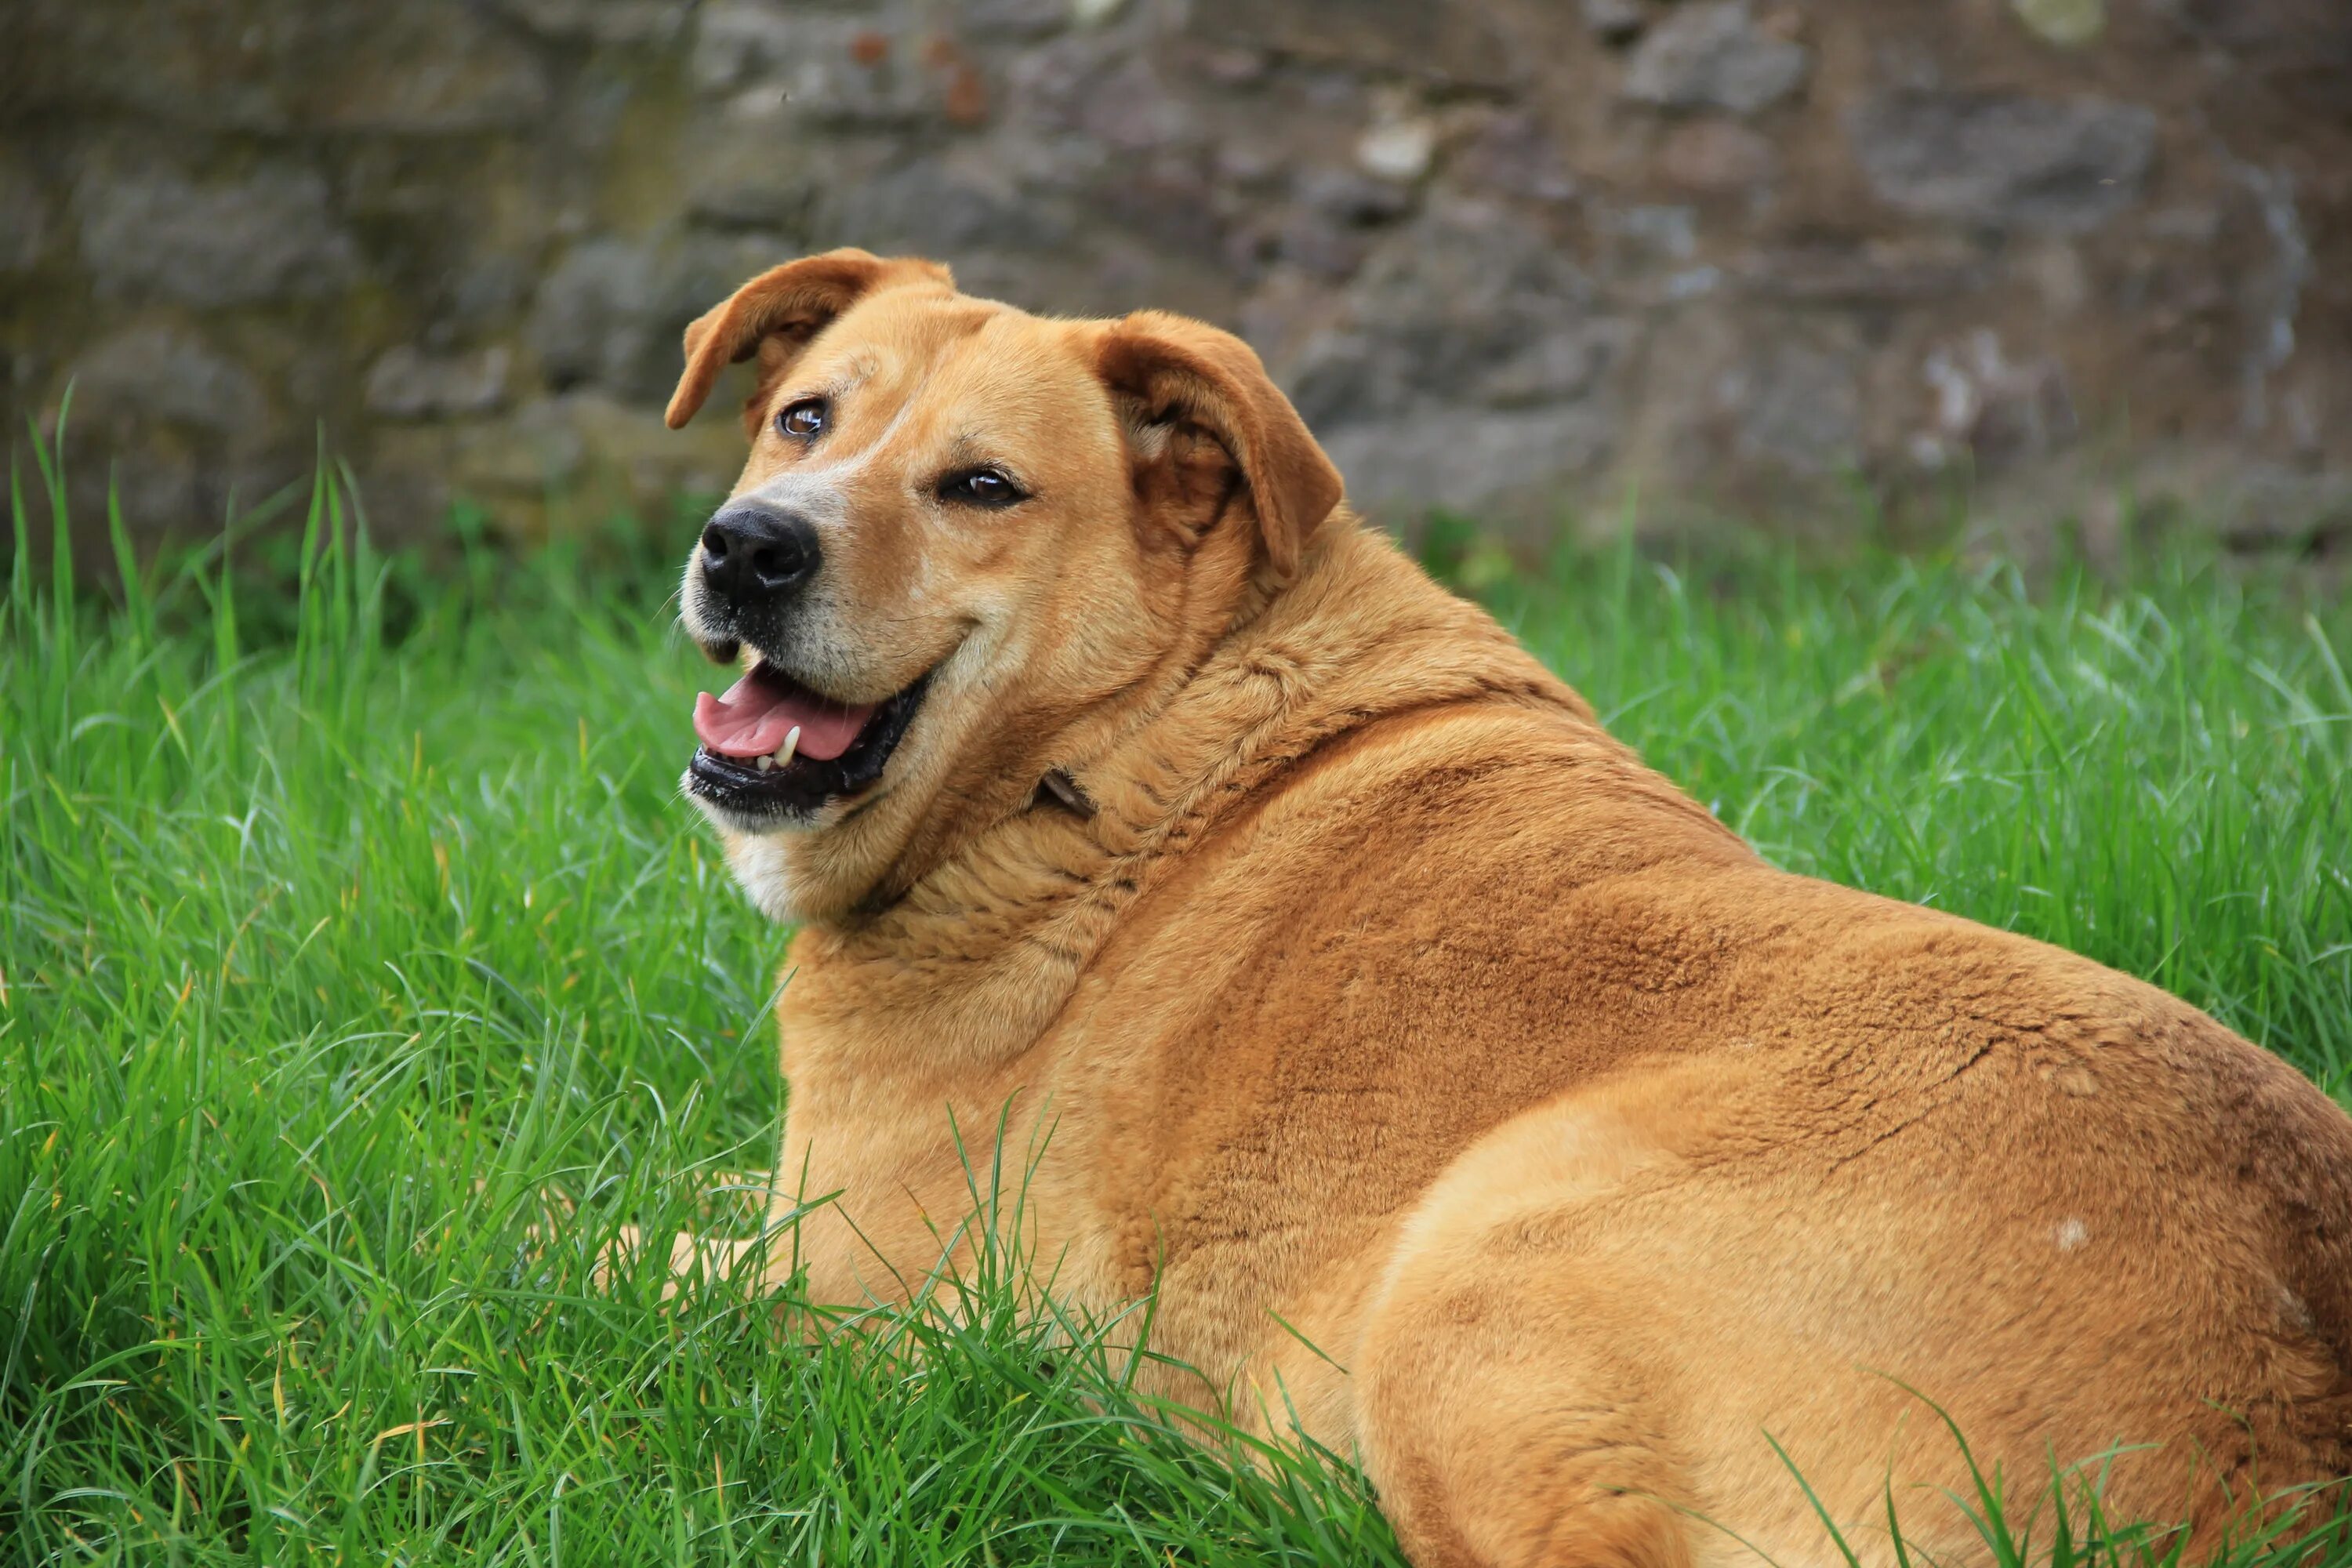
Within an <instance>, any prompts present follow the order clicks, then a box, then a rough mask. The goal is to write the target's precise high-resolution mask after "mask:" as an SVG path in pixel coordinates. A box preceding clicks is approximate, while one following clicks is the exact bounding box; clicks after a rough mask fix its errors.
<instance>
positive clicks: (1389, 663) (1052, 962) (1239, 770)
mask: <svg viewBox="0 0 2352 1568" xmlns="http://www.w3.org/2000/svg"><path fill="white" fill-rule="evenodd" d="M1472 701H1491V702H1504V703H1512V704H1517V705H1522V706H1528V707H1539V708H1545V709H1549V710H1557V711H1559V712H1561V713H1563V714H1567V715H1573V716H1574V717H1575V718H1576V719H1578V720H1580V721H1588V722H1589V721H1591V710H1590V709H1589V708H1587V707H1586V706H1585V704H1584V703H1583V701H1582V700H1581V699H1580V698H1579V697H1578V696H1577V695H1576V694H1575V693H1574V692H1573V691H1571V690H1570V689H1569V688H1568V687H1566V686H1565V685H1563V684H1562V683H1561V682H1560V681H1559V679H1557V678H1555V677H1554V676H1552V675H1551V674H1550V673H1549V671H1547V670H1545V669H1544V668H1543V667H1542V666H1541V665H1539V664H1538V663H1537V661H1536V660H1535V659H1534V658H1531V657H1530V656H1529V655H1528V653H1527V652H1526V651H1525V650H1524V649H1523V648H1521V647H1519V646H1518V645H1517V643H1516V642H1515V641H1514V640H1512V638H1511V637H1510V636H1509V635H1508V634H1507V633H1506V632H1505V631H1504V630H1503V629H1502V628H1501V627H1500V626H1496V624H1495V622H1494V621H1493V619H1492V618H1491V617H1489V616H1487V615H1486V613H1485V612H1484V611H1482V610H1479V609H1477V608H1476V607H1475V606H1473V605H1467V604H1465V603H1464V602H1462V601H1461V600H1459V599H1456V598H1454V597H1453V596H1452V595H1448V594H1446V593H1445V592H1444V591H1443V590H1442V589H1440V588H1438V587H1437V586H1436V585H1435V584H1433V583H1431V582H1430V581H1429V579H1428V578H1427V577H1426V576H1424V575H1423V574H1422V572H1421V571H1420V569H1419V568H1418V567H1416V566H1414V565H1413V564H1412V562H1411V561H1409V560H1408V559H1407V558H1406V557H1405V556H1404V555H1403V554H1402V552H1400V551H1399V550H1398V549H1397V548H1396V547H1395V545H1393V544H1392V543H1391V542H1389V541H1388V540H1387V539H1386V538H1385V537H1383V536H1381V535H1379V534H1377V533H1373V532H1371V531H1368V530H1365V529H1363V528H1362V527H1360V526H1359V525H1357V524H1355V523H1354V522H1353V521H1352V520H1350V519H1346V518H1340V519H1335V520H1334V523H1333V525H1332V526H1331V527H1329V528H1328V529H1327V531H1326V533H1325V536H1324V537H1323V539H1322V540H1321V541H1320V542H1318V546H1317V547H1316V548H1315V549H1314V550H1312V551H1311V552H1309V554H1308V556H1307V560H1306V561H1305V562H1304V563H1302V569H1301V572H1300V574H1299V575H1298V577H1297V580H1296V581H1294V582H1293V583H1291V584H1288V585H1287V586H1286V587H1284V588H1283V589H1281V590H1280V591H1279V592H1277V593H1274V594H1272V595H1267V596H1265V598H1264V600H1263V603H1262V605H1259V606H1258V607H1257V608H1256V609H1255V613H1254V614H1248V615H1245V616H1243V617H1241V618H1240V619H1239V620H1238V621H1237V622H1236V623H1235V624H1234V625H1233V626H1231V627H1230V628H1229V629H1227V630H1226V631H1224V632H1223V634H1222V635H1221V636H1220V637H1217V638H1216V639H1215V640H1214V642H1213V645H1212V646H1211V647H1208V649H1207V650H1206V653H1205V657H1202V658H1200V659H1199V660H1198V661H1197V662H1194V663H1190V664H1189V668H1178V669H1175V670H1172V671H1171V672H1170V673H1169V675H1168V677H1167V678H1166V679H1164V680H1163V681H1162V682H1161V683H1160V685H1159V688H1158V689H1156V690H1154V691H1152V692H1150V693H1148V694H1147V695H1146V696H1145V697H1144V698H1143V699H1141V700H1139V701H1138V702H1136V703H1134V704H1132V705H1131V706H1130V707H1129V709H1128V710H1127V711H1126V712H1124V713H1123V714H1122V715H1120V716H1119V718H1120V722H1118V723H1117V724H1116V725H1105V726H1103V727H1102V728H1101V729H1099V730H1098V731H1097V732H1096V734H1095V736H1094V737H1093V742H1094V743H1093V745H1092V747H1091V749H1087V750H1084V751H1082V752H1079V754H1076V756H1074V757H1072V758H1071V760H1069V761H1068V762H1066V763H1063V764H1062V765H1061V766H1060V767H1058V768H1057V769H1056V770H1055V771H1056V772H1057V773H1059V774H1060V776H1061V782H1062V783H1063V784H1065V785H1066V791H1067V795H1068V796H1070V797H1075V801H1076V803H1078V805H1077V806H1075V807H1074V805H1073V804H1072V802H1071V800H1070V799H1068V798H1066V797H1065V795H1064V792H1063V791H1058V790H1054V789H1051V788H1050V787H1048V788H1046V789H1045V790H1044V791H1042V792H1038V791H1037V790H1036V789H1035V785H1034V784H1033V786H1032V790H1031V791H1030V792H1027V793H1026V795H1025V799H1026V801H1027V805H1026V806H1025V807H1024V808H1022V809H1015V810H1013V811H1012V812H1011V813H1010V814H1009V815H1006V816H1003V817H1001V818H1000V819H999V820H997V821H995V822H994V823H993V824H992V825H990V826H986V827H984V828H982V829H980V830H978V831H975V832H973V833H972V834H971V835H970V836H969V837H966V838H965V839H964V840H963V841H962V842H961V844H960V845H957V846H955V847H953V848H952V849H951V850H950V852H949V853H947V854H946V855H944V856H943V857H942V858H940V859H939V860H937V861H936V862H935V863H934V864H932V865H931V866H930V867H929V868H928V869H926V870H924V871H923V872H922V874H921V875H920V876H919V877H918V878H916V879H913V880H912V881H911V883H910V884H908V886H907V887H906V888H905V890H904V892H903V893H901V894H899V895H898V896H897V897H895V898H894V899H892V900H890V902H889V903H888V905H887V907H885V908H882V909H878V910H872V911H871V912H868V913H866V914H864V915H861V916H859V917H857V918H855V919H851V920H845V921H824V922H818V923H814V924H812V925H810V926H808V927H805V928H804V929H803V932H802V934H801V935H800V937H799V938H798V939H797V941H796V942H795V944H794V948H793V961H794V963H795V964H796V965H797V966H798V968H799V971H800V973H799V975H798V977H797V978H796V979H795V981H794V983H793V987H792V988H791V989H790V990H788V991H787V993H786V1000H785V1006H786V1010H787V1012H788V1013H789V1014H803V1013H805V1014H807V1015H808V1016H809V1017H810V1021H811V1022H816V1021H818V1019H819V1018H821V1016H823V1015H824V1014H825V1013H827V1012H829V1011H831V1010H833V1009H834V1008H836V1007H843V1008H856V1009H857V1010H858V1011H859V1012H860V1013H861V1014H864V1015H865V1016H868V1017H870V1016H871V1015H872V1011H873V1010H874V1009H877V1008H880V1009H887V1010H894V1011H895V1010H903V1011H904V1012H905V1013H906V1014H907V1015H908V1018H907V1024H908V1028H909V1029H910V1030H916V1031H919V1034H920V1037H922V1039H923V1040H924V1042H925V1044H924V1047H923V1050H924V1054H925V1055H926V1056H927V1057H929V1058H930V1059H931V1060H932V1061H934V1062H935V1063H940V1064H942V1065H943V1064H944V1059H945V1057H947V1056H952V1057H954V1058H959V1059H961V1060H963V1061H965V1062H971V1061H973V1060H975V1059H980V1060H986V1059H991V1058H1002V1057H1003V1055H1004V1054H1006V1053H1008V1052H1015V1051H1018V1050H1020V1049H1022V1048H1024V1047H1025V1046H1026V1045H1028V1044H1029V1043H1030V1042H1032V1041H1034V1039H1035V1038H1036V1037H1037V1035H1038V1033H1039V1032H1040V1031H1042V1030H1043V1029H1044V1027H1045V1026H1046V1024H1047V1023H1049V1022H1050V1021H1051V1019H1052V1018H1053V1016H1055V1014H1056V1013H1058V1012H1059V1011H1060V1010H1061V1008H1062V1007H1063V1006H1064V1005H1066V1002H1067V999H1068V998H1069V996H1070V995H1071V994H1072V991H1073V989H1074V987H1075V986H1076V984H1077V982H1078V979H1079V977H1080V975H1081V974H1082V973H1083V972H1084V970H1085V967H1086V965H1087V963H1088V962H1089V960H1090V959H1091V958H1092V957H1093V955H1094V953H1095V952H1097V949H1098V948H1099V947H1100V945H1101V943H1102V942H1103V941H1104V940H1105V939H1106V938H1107V937H1108V934H1109V932H1110V931H1111V929H1112V927H1113V925H1114V924H1115V922H1116V921H1117V919H1118V913H1119V911H1120V910H1123V909H1125V908H1126V907H1127V906H1128V905H1129V904H1130V903H1132V902H1134V901H1135V900H1137V899H1139V898H1142V897H1144V896H1147V895H1148V893H1149V892H1150V889H1151V888H1152V886H1153V885H1155V884H1156V883H1157V882H1158V881H1159V880H1160V879H1161V878H1162V877H1164V876H1165V875H1167V874H1168V873H1169V871H1170V870H1171V868H1173V867H1174V866H1175V865H1176V864H1177V863H1179V862H1181V859H1182V858H1183V857H1184V856H1185V855H1186V854H1187V853H1188V852H1190V851H1191V850H1192V849H1193V848H1195V847H1198V846H1199V845H1201V844H1202V843H1204V842H1206V841H1207V840H1208V839H1210V838H1211V837H1213V836H1214V835H1215V834H1216V833H1217V832H1218V831H1219V829H1220V827H1221V826H1223V824H1224V823H1225V822H1226V821H1227V820H1228V819H1229V818H1230V817H1231V816H1232V815H1233V814H1234V813H1235V812H1237V811H1241V810H1244V809H1246V808H1247V806H1248V805H1249V803H1250V801H1251V799H1252V797H1253V796H1254V795H1256V794H1257V792H1258V791H1259V790H1261V789H1262V788H1263V787H1264V786H1265V785H1267V784H1270V783H1271V782H1272V781H1273V780H1274V779H1275V778H1276V776H1277V775H1279V774H1280V773H1283V772H1284V771H1285V770H1286V769H1288V768H1291V767H1295V766H1297V765H1298V763H1300V762H1301V761H1302V759H1305V758H1306V757H1307V756H1308V755H1309V754H1310V753H1312V752H1315V751H1317V750H1318V748H1320V747H1323V746H1326V745H1328V744H1330V743H1331V742H1334V741H1335V740H1337V739H1338V738H1339V737H1340V736H1342V735H1344V734H1346V733H1348V732H1349V731H1354V730H1356V729H1359V728H1360V727H1362V726H1364V725H1367V724H1370V723H1373V722H1376V721H1379V720H1380V719H1381V718H1382V717H1384V716H1387V715H1391V714H1396V713H1400V712H1405V711H1410V710H1419V709H1426V708H1431V707H1434V706H1439V705H1444V704H1450V703H1462V702H1472ZM1038 783H1043V780H1042V779H1041V780H1040V781H1038ZM861 1032H863V1031H861Z"/></svg>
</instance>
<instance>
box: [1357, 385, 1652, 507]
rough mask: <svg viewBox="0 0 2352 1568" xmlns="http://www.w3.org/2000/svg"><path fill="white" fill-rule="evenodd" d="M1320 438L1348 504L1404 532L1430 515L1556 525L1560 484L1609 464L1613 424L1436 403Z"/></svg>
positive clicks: (1583, 412)
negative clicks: (1523, 517) (1504, 518)
mask: <svg viewBox="0 0 2352 1568" xmlns="http://www.w3.org/2000/svg"><path fill="white" fill-rule="evenodd" d="M1321 434H1322V439H1323V446H1324V449H1325V450H1326V451H1328V453H1329V454H1330V456H1331V460H1332V461H1333V462H1334V463H1335V464H1337V465H1338V466H1339V473H1340V476H1341V478H1343V479H1345V480H1346V481H1347V486H1348V499H1349V501H1350V502H1352V503H1353V504H1354V505H1356V506H1359V507H1361V508H1363V509H1365V510H1367V511H1368V512H1369V513H1370V515H1371V516H1372V517H1373V518H1374V519H1375V520H1376V521H1381V522H1383V523H1386V524H1387V525H1389V526H1390V527H1391V528H1397V529H1405V528H1409V527H1411V526H1412V525H1413V524H1415V523H1418V522H1419V521H1422V519H1423V516H1424V515H1425V514H1426V513H1427V512H1429V511H1430V510H1433V509H1436V508H1443V509H1445V510H1451V511H1457V512H1467V513H1472V514H1474V515H1476V516H1478V517H1480V518H1482V519H1489V518H1494V517H1496V516H1498V515H1506V514H1507V515H1511V516H1514V517H1517V516H1520V515H1528V516H1531V517H1532V519H1533V520H1534V521H1539V522H1549V521H1553V520H1554V519H1556V518H1557V516H1558V514H1559V505H1560V498H1561V485H1562V481H1563V480H1564V479H1568V478H1570V476H1574V475H1579V474H1583V473H1587V472H1590V471H1591V470H1592V469H1593V468H1596V467H1598V466H1599V465H1600V464H1601V462H1603V461H1604V460H1606V458H1608V457H1609V455H1610V453H1611V451H1612V448H1613V447H1614V444H1615V441H1616V437H1617V422H1616V420H1615V418H1614V417H1613V416H1612V412H1611V411H1610V410H1608V409H1605V408H1602V407H1599V406H1593V405H1570V406H1565V407H1559V406H1555V407H1547V408H1530V409H1523V410H1516V411H1512V412H1508V413H1497V412H1495V411H1492V410H1479V409H1466V408H1448V407H1446V406H1444V405H1442V404H1433V405H1429V406H1426V407H1423V408H1418V409H1414V410H1412V411H1411V412H1410V413H1406V414H1402V415H1398V416H1390V417H1387V418H1382V419H1379V420H1373V421H1370V422H1366V423H1359V424H1353V425H1347V426H1339V427H1338V428H1335V429H1332V430H1329V431H1326V432H1322V433H1321Z"/></svg>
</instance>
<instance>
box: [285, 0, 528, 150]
mask: <svg viewBox="0 0 2352 1568" xmlns="http://www.w3.org/2000/svg"><path fill="white" fill-rule="evenodd" d="M346 15H348V16H356V17H358V18H361V19H362V20H361V21H360V22H359V24H358V26H357V27H356V29H355V31H356V32H357V35H358V36H357V37H352V38H350V39H348V40H337V43H338V44H339V45H340V47H336V48H334V49H333V50H331V51H321V53H322V54H323V55H324V58H321V59H320V60H319V61H317V62H316V63H315V64H314V65H313V66H312V68H311V74H312V76H313V78H314V84H313V86H312V89H311V91H310V94H309V98H310V119H311V121H312V122H313V123H315V124H318V125H321V126H326V127H331V128H332V129H334V130H338V131H347V132H348V131H375V132H390V133H393V134H395V135H427V136H438V135H451V134H460V133H464V132H478V131H487V130H491V129H495V128H498V127H501V126H520V125H529V124H530V123H532V122H534V121H537V120H539V119H540V118H541V116H542V115H544V114H545V113H546V112H547V107H548V100H549V84H548V79H547V71H546V68H545V67H543V66H542V65H541V63H540V60H539V58H538V56H537V55H535V54H534V53H532V52H531V51H530V49H529V48H527V47H524V46H523V45H522V44H521V43H520V42H519V41H517V40H516V39H514V38H513V37H509V34H508V33H507V32H506V31H504V30H502V29H500V28H499V27H497V26H492V25H490V24H489V23H488V21H487V20H485V19H484V18H483V17H482V16H481V15H480V14H479V11H478V8H477V7H475V6H472V5H464V4H460V3H459V0H399V3H398V4H382V5H370V6H364V7H353V8H352V11H350V12H348V13H346Z"/></svg>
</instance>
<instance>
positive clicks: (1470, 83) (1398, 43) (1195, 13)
mask: <svg viewBox="0 0 2352 1568" xmlns="http://www.w3.org/2000/svg"><path fill="white" fill-rule="evenodd" d="M1191 20H1192V29H1193V31H1195V32H1196V33H1198V34H1199V35H1200V36H1201V37H1204V38H1207V39H1209V40H1211V41H1212V42H1214V43H1218V44H1224V45H1229V46H1233V47H1241V48H1245V49H1254V50H1260V51H1264V52H1266V53H1271V54H1276V55H1286V56H1289V57H1292V58H1297V59H1303V60H1314V61H1319V62H1326V63H1329V64H1333V65H1339V66H1345V67H1348V68H1351V69H1356V70H1365V71H1377V72H1388V73H1394V74H1397V75H1402V76H1410V77H1418V78H1421V79H1424V80H1432V81H1442V82H1446V83H1450V84H1453V85H1456V86H1463V87H1485V88H1499V87H1503V86H1506V85H1507V84H1508V83H1509V82H1510V81H1511V79H1513V77H1515V76H1516V75H1517V71H1516V69H1515V68H1514V65H1513V61H1512V58H1511V51H1510V47H1509V45H1508V44H1507V42H1506V40H1505V37H1504V34H1503V32H1502V31H1501V29H1500V28H1499V27H1497V26H1496V22H1495V17H1494V16H1493V15H1492V14H1491V12H1490V11H1489V10H1488V8H1487V7H1485V6H1481V5H1463V4H1458V3H1457V4H1444V5H1431V4H1427V3H1426V0H1286V3H1283V4H1271V5H1270V4H1268V3H1267V0H1193V4H1192V18H1191Z"/></svg>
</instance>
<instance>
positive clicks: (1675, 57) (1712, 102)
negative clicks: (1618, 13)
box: [1625, 0, 1806, 114]
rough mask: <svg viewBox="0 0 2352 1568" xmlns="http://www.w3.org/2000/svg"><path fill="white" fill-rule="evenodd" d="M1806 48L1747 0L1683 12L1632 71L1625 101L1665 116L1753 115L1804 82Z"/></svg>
mask: <svg viewBox="0 0 2352 1568" xmlns="http://www.w3.org/2000/svg"><path fill="white" fill-rule="evenodd" d="M1805 66H1806V55H1805V49H1804V46H1802V45H1801V44H1794V43H1790V41H1789V40H1788V39H1786V38H1783V37H1779V36H1777V35H1776V34H1773V33H1771V32H1769V31H1767V30H1766V29H1764V28H1763V27H1760V26H1758V25H1757V24H1756V21H1755V19H1754V18H1753V17H1752V16H1749V15H1748V5H1747V4H1746V0H1710V3H1707V4H1702V5H1678V6H1676V7H1675V10H1674V12H1673V13H1672V14H1671V15H1670V16H1668V17H1667V18H1666V20H1665V21H1664V22H1662V23H1660V24H1659V25H1658V26H1655V27H1654V28H1652V29H1651V30H1650V33H1649V35H1648V36H1647V37H1644V38H1643V40H1642V42H1641V44H1640V46H1639V47H1636V48H1635V49H1634V51H1633V59H1632V61H1631V63H1629V64H1628V65H1627V67H1626V68H1625V96H1626V97H1628V98H1631V99H1633V100H1636V101H1638V102H1642V103H1654V104H1657V105H1659V106H1660V107H1662V108H1666V109H1727V110H1731V112H1733V113H1734V114H1753V113H1755V112H1756V111H1757V110H1760V109H1763V108H1766V107H1767V106H1769V105H1770V104H1774V103H1778V102H1779V101H1780V100H1782V99H1784V98H1786V97H1788V96H1789V94H1790V93H1792V92H1794V91H1795V90H1796V89H1797V84H1798V83H1800V82H1801V81H1803V80H1804V79H1805Z"/></svg>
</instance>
